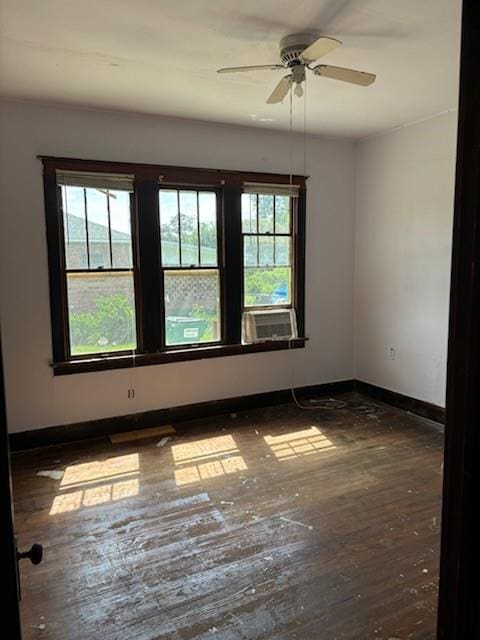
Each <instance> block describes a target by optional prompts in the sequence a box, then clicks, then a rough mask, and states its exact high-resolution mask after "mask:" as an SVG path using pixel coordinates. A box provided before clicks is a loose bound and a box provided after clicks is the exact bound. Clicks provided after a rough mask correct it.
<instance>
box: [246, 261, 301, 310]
mask: <svg viewBox="0 0 480 640" xmlns="http://www.w3.org/2000/svg"><path fill="white" fill-rule="evenodd" d="M243 291H244V305H245V306H246V307H255V306H262V305H265V306H268V305H274V304H290V302H291V269H290V268H289V267H269V268H267V267H263V268H262V267H258V268H257V267H247V268H245V270H244V283H243Z"/></svg>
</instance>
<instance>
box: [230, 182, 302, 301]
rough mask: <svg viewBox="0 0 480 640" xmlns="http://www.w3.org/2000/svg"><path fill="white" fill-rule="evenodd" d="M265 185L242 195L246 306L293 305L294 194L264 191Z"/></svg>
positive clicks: (250, 189)
mask: <svg viewBox="0 0 480 640" xmlns="http://www.w3.org/2000/svg"><path fill="white" fill-rule="evenodd" d="M264 188H265V187H262V185H259V186H258V187H257V188H254V189H252V188H251V187H250V188H248V187H247V189H246V191H247V192H246V193H243V195H242V237H243V305H244V307H246V308H249V307H250V308H251V307H266V306H267V307H270V306H279V305H280V306H284V307H289V306H291V304H292V299H293V296H292V284H293V282H292V233H293V230H292V219H293V216H292V204H293V202H294V198H293V197H292V194H288V193H287V194H285V193H282V190H278V192H277V193H262V189H264Z"/></svg>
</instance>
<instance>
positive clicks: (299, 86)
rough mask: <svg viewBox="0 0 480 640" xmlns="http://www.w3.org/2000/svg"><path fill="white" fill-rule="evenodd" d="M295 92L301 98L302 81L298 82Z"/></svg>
mask: <svg viewBox="0 0 480 640" xmlns="http://www.w3.org/2000/svg"><path fill="white" fill-rule="evenodd" d="M293 92H294V94H295V95H296V96H297V97H298V98H301V97H302V96H303V87H302V84H301V83H300V82H297V84H296V85H295V89H294V90H293Z"/></svg>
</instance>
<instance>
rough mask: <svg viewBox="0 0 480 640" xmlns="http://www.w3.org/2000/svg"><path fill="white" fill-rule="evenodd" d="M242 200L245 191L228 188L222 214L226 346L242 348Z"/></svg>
mask: <svg viewBox="0 0 480 640" xmlns="http://www.w3.org/2000/svg"><path fill="white" fill-rule="evenodd" d="M241 199H242V189H241V187H234V186H226V187H224V189H223V212H222V213H223V225H224V234H225V275H224V280H225V285H224V287H225V289H224V290H225V298H224V299H225V310H224V328H225V342H226V343H227V344H240V342H241V341H242V296H243V256H242V251H243V240H242V208H241ZM257 215H258V214H257Z"/></svg>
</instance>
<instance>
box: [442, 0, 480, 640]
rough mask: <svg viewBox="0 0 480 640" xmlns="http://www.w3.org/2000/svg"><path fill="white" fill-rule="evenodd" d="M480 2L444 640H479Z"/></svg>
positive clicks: (462, 165)
mask: <svg viewBox="0 0 480 640" xmlns="http://www.w3.org/2000/svg"><path fill="white" fill-rule="evenodd" d="M479 71H480V3H479V2H478V0H464V2H463V16H462V47H461V65H460V96H459V111H458V139H457V165H456V182H455V206H454V223H453V246H452V276H451V293H450V327H449V344H448V363H447V396H446V423H445V463H444V484H443V512H442V541H441V555H440V586H439V601H438V625H437V639H438V640H463V639H464V638H465V639H466V640H467V639H470V638H471V639H472V640H473V638H480V597H479V595H480V589H479V586H478V583H479V575H480V574H479V569H480V525H479V518H478V513H477V510H478V485H477V484H476V483H477V482H479V480H480V467H479V464H480V82H479V77H480V76H479Z"/></svg>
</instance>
